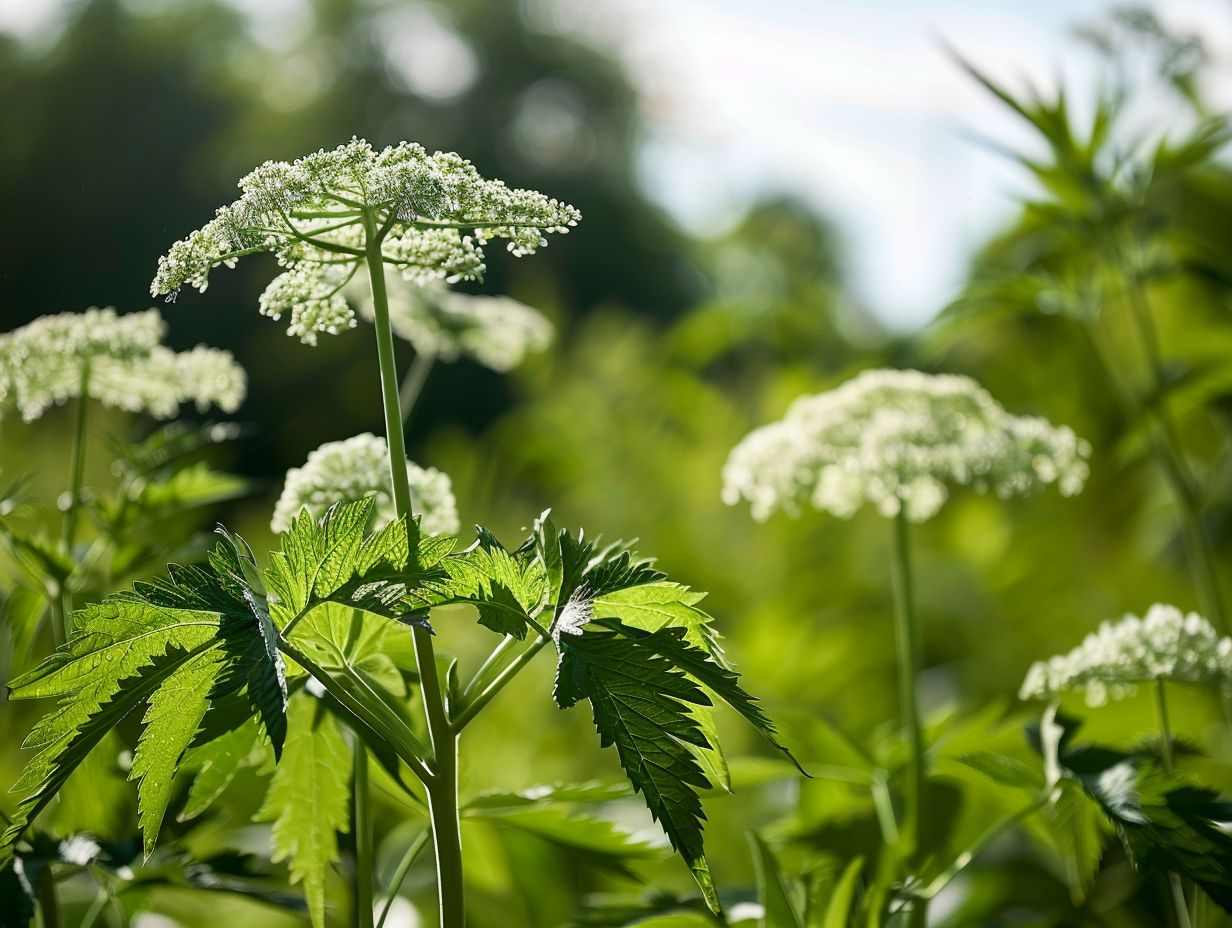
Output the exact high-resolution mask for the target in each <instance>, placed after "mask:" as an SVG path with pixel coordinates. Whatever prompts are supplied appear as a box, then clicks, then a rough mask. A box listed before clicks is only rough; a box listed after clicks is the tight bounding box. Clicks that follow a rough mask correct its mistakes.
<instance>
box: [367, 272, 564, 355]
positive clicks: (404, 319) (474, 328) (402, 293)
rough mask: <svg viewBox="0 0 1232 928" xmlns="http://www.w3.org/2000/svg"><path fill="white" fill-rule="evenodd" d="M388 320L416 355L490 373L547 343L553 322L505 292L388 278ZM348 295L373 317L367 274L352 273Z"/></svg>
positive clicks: (550, 337)
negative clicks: (467, 361)
mask: <svg viewBox="0 0 1232 928" xmlns="http://www.w3.org/2000/svg"><path fill="white" fill-rule="evenodd" d="M388 283H389V321H390V324H391V325H392V327H393V330H394V332H395V333H396V334H397V335H398V336H399V337H400V338H404V339H406V340H407V341H408V342H410V343H411V344H412V345H413V346H414V347H415V351H416V352H417V353H419V354H426V355H432V356H433V357H435V358H439V359H440V360H442V361H456V360H457V359H458V358H460V357H469V358H472V359H473V360H475V361H478V362H479V363H480V364H482V365H483V366H484V367H488V368H491V369H492V370H494V371H502V372H503V371H508V370H512V369H513V368H515V367H517V366H518V365H519V364H521V363H522V361H523V360H525V358H526V356H527V355H528V354H534V353H537V352H540V351H543V350H544V349H545V348H547V347H548V345H550V344H551V343H552V334H553V330H552V323H551V322H549V321H548V319H547V317H546V316H544V315H543V313H541V312H539V310H537V309H533V308H531V307H530V306H527V305H526V304H525V303H519V302H518V301H517V300H512V299H510V298H509V297H504V296H472V295H470V294H465V293H455V292H453V291H452V290H450V289H449V288H448V287H446V286H444V285H443V284H440V283H437V282H432V283H427V284H414V283H410V282H407V281H404V280H399V279H397V278H393V279H391V280H389V282H388ZM348 293H349V294H350V295H351V297H352V299H354V300H355V302H356V303H357V304H358V306H359V314H360V315H361V316H363V317H364V318H365V319H368V320H369V321H370V320H371V319H372V317H373V313H372V297H371V294H370V292H369V289H368V282H367V278H366V277H364V276H363V275H357V276H356V279H355V280H353V281H352V283H351V285H350V286H349V287H348Z"/></svg>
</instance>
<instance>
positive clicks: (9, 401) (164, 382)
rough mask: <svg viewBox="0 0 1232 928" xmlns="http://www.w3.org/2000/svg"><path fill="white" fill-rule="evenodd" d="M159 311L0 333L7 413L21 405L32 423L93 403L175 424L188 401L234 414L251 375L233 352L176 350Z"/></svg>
mask: <svg viewBox="0 0 1232 928" xmlns="http://www.w3.org/2000/svg"><path fill="white" fill-rule="evenodd" d="M166 334H167V326H166V323H164V322H163V318H162V316H161V314H160V313H159V311H158V310H157V309H148V310H145V311H144V312H137V313H127V314H125V315H120V314H118V313H117V312H116V311H115V310H114V309H112V308H107V309H93V308H92V309H87V310H86V311H85V312H82V313H60V314H58V315H54V316H43V317H41V318H39V319H36V320H35V321H34V322H31V323H30V324H29V325H25V326H22V327H21V328H19V329H15V330H13V331H12V332H8V333H6V334H4V335H0V415H3V414H4V410H5V409H6V408H8V407H16V409H17V410H18V411H19V412H20V413H21V416H22V418H23V419H25V420H26V421H27V422H32V421H33V420H35V419H37V418H39V417H40V416H41V415H42V414H43V413H44V412H46V411H47V409H48V408H49V407H51V406H58V405H61V404H63V403H66V402H67V401H69V400H71V399H78V398H82V399H91V400H96V401H97V402H100V403H102V404H103V405H104V406H112V407H115V408H118V409H123V410H126V411H128V412H143V413H146V414H148V415H150V416H153V417H154V418H156V419H170V418H171V417H173V416H174V415H175V414H176V413H177V412H178V411H179V408H180V404H181V403H193V404H194V405H195V406H196V407H197V409H198V410H199V411H201V412H204V411H205V410H207V409H209V408H210V407H211V406H216V407H218V408H219V409H221V410H223V411H224V412H234V411H235V410H236V409H238V408H239V405H240V403H242V402H243V400H244V394H245V391H246V389H247V378H246V376H245V374H244V370H243V368H241V367H240V366H239V364H237V363H236V362H235V359H234V358H233V357H232V356H231V353H230V352H229V351H223V350H221V349H219V348H209V347H206V346H205V345H198V346H197V347H195V348H193V349H191V350H189V351H181V352H176V351H172V350H171V349H170V348H167V347H166V346H164V345H163V344H162V340H163V338H164V337H165V336H166Z"/></svg>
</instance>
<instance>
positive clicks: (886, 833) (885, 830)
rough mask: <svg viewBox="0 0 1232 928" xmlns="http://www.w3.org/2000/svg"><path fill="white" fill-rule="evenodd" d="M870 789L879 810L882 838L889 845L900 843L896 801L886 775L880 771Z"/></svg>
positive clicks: (878, 820) (878, 818) (874, 804)
mask: <svg viewBox="0 0 1232 928" xmlns="http://www.w3.org/2000/svg"><path fill="white" fill-rule="evenodd" d="M869 789H870V790H871V791H872V794H873V808H874V809H875V810H876V811H877V827H878V828H880V829H881V839H882V840H883V841H885V843H886V846H887V847H893V846H894V845H896V844H898V842H899V838H900V837H901V836H900V835H899V833H898V820H897V819H896V818H895V817H894V802H893V800H892V799H891V798H890V788H889V785H888V784H887V783H886V778H885V776H884V775H883V774H882V773H881V772H880V771H878V775H877V776H876V777H874V778H873V782H872V784H871V785H870V787H869Z"/></svg>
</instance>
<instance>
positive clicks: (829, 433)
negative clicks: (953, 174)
mask: <svg viewBox="0 0 1232 928" xmlns="http://www.w3.org/2000/svg"><path fill="white" fill-rule="evenodd" d="M1089 455H1090V447H1089V446H1088V445H1087V443H1086V442H1085V441H1082V440H1081V439H1079V438H1078V437H1077V436H1076V435H1075V434H1074V433H1073V431H1071V430H1070V429H1068V428H1065V427H1057V426H1053V425H1052V424H1050V423H1049V422H1047V421H1046V420H1044V419H1039V418H1033V417H1021V416H1012V415H1010V414H1009V413H1007V412H1006V411H1005V409H1003V408H1002V407H1001V405H1000V404H999V403H997V401H996V400H994V399H993V398H992V396H991V395H990V394H989V393H988V391H987V390H985V389H984V388H983V387H981V386H980V385H979V384H977V383H976V382H975V381H974V380H972V379H971V378H969V377H962V376H958V375H953V374H925V373H922V372H920V371H911V370H869V371H864V372H863V373H862V374H859V375H857V376H856V377H854V378H852V379H851V380H849V381H847V382H846V383H844V384H843V385H842V386H840V387H838V388H837V389H834V390H830V391H828V392H826V393H820V394H817V395H815V396H803V397H800V398H799V399H797V400H796V401H795V403H793V404H792V406H791V408H790V409H789V410H788V411H787V415H786V416H784V417H783V419H781V420H780V421H778V422H775V423H772V424H770V425H766V426H763V427H761V428H759V429H756V430H755V431H753V432H751V433H750V434H749V435H748V436H747V437H745V438H744V440H743V441H741V442H740V444H738V445H737V446H736V447H735V448H734V449H733V450H732V452H731V455H730V456H729V457H728V459H727V463H726V465H725V466H724V468H723V501H724V502H726V503H728V504H735V503H738V502H740V500H742V499H744V500H748V501H749V503H750V504H751V505H752V510H753V517H754V518H755V519H757V520H759V521H764V520H766V519H768V518H769V517H770V515H771V514H772V513H774V512H775V511H776V510H780V509H781V510H784V511H786V512H788V513H790V514H793V515H794V514H799V513H800V511H801V510H802V509H804V508H805V507H806V506H808V505H811V506H813V507H814V508H816V509H820V510H823V511H826V512H830V513H832V514H834V515H836V516H839V517H841V518H844V519H846V518H850V517H851V516H852V515H854V514H855V513H856V511H857V510H858V509H859V508H860V507H861V506H863V505H864V504H865V503H872V504H873V505H874V506H876V508H877V511H878V512H880V513H881V514H882V515H883V516H885V517H886V518H888V519H892V520H893V522H894V556H893V558H892V559H891V567H892V580H893V591H894V631H895V639H896V644H897V650H898V689H899V699H900V703H901V714H902V723H903V729H904V734H905V737H906V740H907V742H908V745H907V747H908V751H909V758H910V759H909V762H908V765H907V771H906V782H905V783H904V784H903V785H902V804H903V810H904V811H903V822H902V828H901V829H900V830H899V832H898V836H897V839H896V843H897V845H898V846H897V848H896V854H897V860H898V861H899V864H900V867H901V868H902V870H901V873H900V877H901V878H903V879H908V878H909V877H910V876H911V873H912V867H913V866H915V865H916V864H918V863H920V862H921V861H919V860H917V859H916V858H917V856H918V855H919V853H920V836H921V827H920V820H921V815H922V807H923V804H924V803H925V801H926V796H925V786H926V780H927V756H926V745H925V742H924V726H923V722H922V719H921V715H920V705H919V695H918V693H917V690H916V683H917V679H918V677H919V675H920V671H921V669H922V666H923V646H922V643H921V636H920V626H919V622H918V620H917V618H916V612H915V597H914V593H913V590H912V587H913V583H912V576H911V553H910V539H909V533H908V523H909V522H924V521H926V520H928V519H930V518H932V517H933V516H934V515H936V514H937V512H939V511H940V509H941V507H942V506H943V505H944V504H945V501H946V499H947V497H948V495H949V487H950V486H951V485H959V486H971V487H973V488H974V489H975V490H977V491H978V492H981V493H983V492H988V491H990V490H991V491H992V492H994V493H996V494H997V495H998V496H1001V497H1009V496H1023V495H1026V494H1029V493H1033V492H1035V491H1037V490H1039V489H1041V488H1043V487H1045V486H1048V485H1051V484H1055V485H1056V486H1057V487H1058V488H1059V489H1060V491H1061V492H1062V493H1063V494H1065V495H1067V496H1069V495H1072V494H1074V493H1077V492H1079V491H1080V490H1081V489H1082V486H1083V484H1084V483H1085V482H1086V478H1087V464H1086V458H1087V457H1088V456H1089ZM929 898H930V897H929V896H928V895H926V894H922V895H919V896H917V897H916V898H914V899H913V900H912V901H911V902H910V903H909V905H908V907H907V916H908V921H907V925H908V926H909V928H925V926H926V925H927V923H928V904H929Z"/></svg>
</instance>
